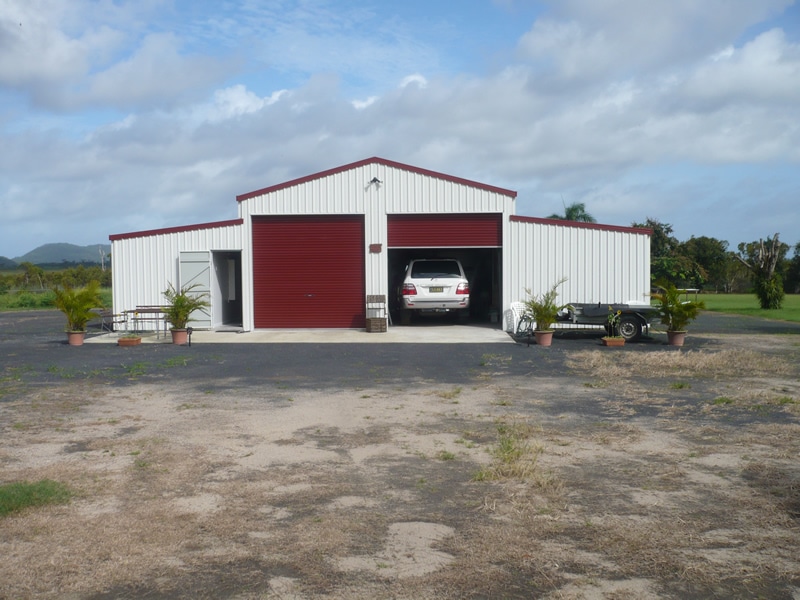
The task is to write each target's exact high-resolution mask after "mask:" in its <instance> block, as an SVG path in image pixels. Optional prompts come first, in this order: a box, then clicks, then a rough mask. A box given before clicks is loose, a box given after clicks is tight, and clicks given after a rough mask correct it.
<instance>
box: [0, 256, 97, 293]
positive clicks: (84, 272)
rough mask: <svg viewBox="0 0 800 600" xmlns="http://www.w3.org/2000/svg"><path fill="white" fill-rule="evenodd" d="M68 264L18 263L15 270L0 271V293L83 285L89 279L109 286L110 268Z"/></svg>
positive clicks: (40, 290) (41, 290)
mask: <svg viewBox="0 0 800 600" xmlns="http://www.w3.org/2000/svg"><path fill="white" fill-rule="evenodd" d="M68 264H70V263H64V264H61V265H59V266H58V268H57V269H50V268H44V267H43V266H42V265H35V264H33V263H30V262H23V263H20V264H19V265H18V266H17V269H16V271H14V272H5V273H0V294H5V293H8V292H11V291H26V292H43V291H47V290H51V289H53V288H55V287H61V286H63V285H64V284H67V285H69V286H70V287H83V286H85V285H87V284H88V283H89V282H90V281H97V282H99V283H100V285H101V286H102V287H111V269H108V268H106V269H103V268H102V267H101V266H100V265H96V264H82V263H79V264H77V265H75V266H67V267H66V268H65V265H68Z"/></svg>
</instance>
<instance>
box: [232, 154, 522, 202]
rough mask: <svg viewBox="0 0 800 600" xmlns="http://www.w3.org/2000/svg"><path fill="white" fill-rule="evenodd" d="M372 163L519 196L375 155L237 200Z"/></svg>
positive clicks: (510, 191)
mask: <svg viewBox="0 0 800 600" xmlns="http://www.w3.org/2000/svg"><path fill="white" fill-rule="evenodd" d="M371 164H377V165H384V166H386V167H394V168H396V169H403V170H404V171H411V172H412V173H419V174H420V175H427V176H428V177H434V178H436V179H443V180H445V181H450V182H452V183H459V184H462V185H466V186H469V187H475V188H479V189H482V190H486V191H488V192H495V193H497V194H501V195H503V196H510V197H511V198H516V197H517V192H515V191H513V190H507V189H504V188H499V187H495V186H493V185H486V184H485V183H479V182H477V181H471V180H469V179H462V178H461V177H453V176H452V175H445V174H444V173H437V172H436V171H429V170H428V169H420V168H419V167H412V166H411V165H404V164H403V163H399V162H394V161H392V160H386V159H385V158H378V157H377V156H373V157H372V158H367V159H364V160H360V161H358V162H354V163H350V164H349V165H343V166H341V167H336V168H334V169H328V170H327V171H321V172H319V173H314V174H313V175H306V176H305V177H300V178H299V179H292V180H291V181H287V182H285V183H279V184H277V185H273V186H270V187H266V188H263V189H260V190H256V191H254V192H248V193H246V194H241V195H239V196H236V200H237V201H238V202H242V201H244V200H249V199H250V198H255V197H256V196H263V195H264V194H269V193H270V192H277V191H278V190H284V189H286V188H289V187H293V186H295V185H300V184H301V183H308V182H309V181H314V180H315V179H322V178H323V177H328V176H330V175H336V174H337V173H342V172H344V171H349V170H351V169H356V168H358V167H363V166H366V165H371ZM365 183H366V182H365Z"/></svg>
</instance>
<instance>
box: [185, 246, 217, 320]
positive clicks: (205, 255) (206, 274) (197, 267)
mask: <svg viewBox="0 0 800 600" xmlns="http://www.w3.org/2000/svg"><path fill="white" fill-rule="evenodd" d="M210 258H211V257H210V253H209V252H208V251H201V252H181V257H180V286H181V288H188V287H192V286H195V287H194V289H193V290H192V292H191V293H192V294H193V295H202V294H205V297H206V300H207V301H208V302H209V304H210V303H211V302H212V300H211V260H210ZM189 326H190V327H196V328H198V329H210V328H211V307H209V308H207V309H205V310H196V311H194V312H193V313H192V316H191V319H190V320H189Z"/></svg>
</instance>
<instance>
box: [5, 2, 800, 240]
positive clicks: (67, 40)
mask: <svg viewBox="0 0 800 600" xmlns="http://www.w3.org/2000/svg"><path fill="white" fill-rule="evenodd" d="M37 1H38V4H35V5H33V4H32V5H31V6H34V7H35V8H37V9H42V10H37V11H34V10H33V9H31V10H32V12H34V13H35V15H34V16H35V17H36V18H39V19H40V20H41V27H40V28H39V29H38V30H37V34H36V35H37V36H39V37H38V38H37V39H38V40H39V42H42V41H49V42H50V43H51V44H53V46H54V47H56V48H59V49H61V50H63V52H64V54H63V55H58V56H57V55H56V54H53V53H49V52H48V51H46V50H43V49H37V48H38V47H37V44H38V43H39V42H37V43H34V42H33V40H32V39H31V40H28V41H25V42H24V43H22V42H20V40H19V39H18V37H17V33H18V32H16V30H14V29H13V28H12V30H11V31H10V32H9V31H8V28H9V26H8V25H7V22H8V19H6V20H5V21H3V23H4V25H3V30H2V31H3V32H4V33H3V34H2V36H3V37H1V38H0V45H3V44H6V45H7V47H9V48H12V49H13V53H14V55H15V60H17V61H18V62H19V63H20V64H19V65H17V64H11V62H10V61H8V60H6V58H4V57H3V54H2V53H0V94H3V95H6V96H8V95H9V94H28V95H29V96H33V95H37V96H36V97H37V98H40V99H41V102H40V104H41V103H44V102H45V101H46V103H48V104H47V105H48V106H57V107H59V110H64V109H65V107H71V108H72V109H73V112H72V113H70V114H69V116H68V118H64V117H63V116H62V115H60V114H56V113H54V112H48V111H38V112H36V111H34V112H29V113H23V114H24V119H22V120H14V121H11V117H10V116H8V115H9V114H10V113H4V114H2V115H0V119H6V121H5V122H0V135H2V138H1V139H0V142H2V144H3V147H4V148H13V152H3V153H0V214H3V216H4V219H3V221H4V222H3V223H2V225H1V226H0V239H3V240H4V243H5V244H10V242H9V240H11V239H12V238H13V239H14V243H15V244H19V243H28V242H26V241H24V239H23V238H22V237H19V235H18V233H17V232H26V233H27V232H30V231H34V230H35V231H38V232H40V233H41V235H47V236H48V239H45V240H44V241H56V240H58V241H61V239H59V238H60V234H59V232H60V229H59V228H60V226H61V225H62V224H63V222H64V221H66V220H68V219H73V220H77V221H79V222H80V223H81V225H82V227H83V228H85V229H83V230H85V231H87V232H88V231H94V232H95V233H94V236H93V237H91V238H90V239H88V240H87V241H86V243H90V242H97V241H102V238H104V237H105V236H106V235H108V234H109V233H118V232H123V231H130V230H137V229H149V228H154V227H163V226H169V225H181V224H186V223H191V222H203V221H212V220H219V219H226V218H231V217H232V216H233V215H235V210H236V205H235V202H234V197H235V195H236V194H240V193H244V192H247V191H250V190H253V189H257V188H260V187H263V186H265V185H270V184H274V183H279V182H281V181H285V180H287V179H291V178H293V177H298V176H302V175H305V174H309V173H313V172H316V171H318V170H322V169H326V168H330V167H333V166H337V165H340V164H345V163H347V162H350V161H354V160H358V159H362V158H365V157H368V156H374V155H379V156H385V157H386V158H390V159H395V160H399V161H401V162H407V163H410V164H415V165H418V166H422V167H426V168H430V169H434V170H439V171H443V172H447V173H452V174H453V175H458V176H463V177H467V178H471V179H477V180H480V181H485V182H487V183H491V184H495V185H500V186H504V187H509V188H511V189H517V190H519V192H520V195H519V197H518V200H517V210H518V212H519V213H522V214H533V215H546V214H550V213H552V212H560V210H561V197H562V195H563V196H564V198H565V200H566V202H568V203H569V202H576V201H578V202H580V201H583V202H585V203H586V204H587V208H588V209H589V211H590V212H592V213H594V214H595V216H596V217H597V218H598V219H600V220H601V221H603V220H605V221H608V222H612V223H617V224H629V223H630V222H631V221H633V220H644V219H645V218H646V217H648V216H653V217H657V218H660V219H661V220H662V221H665V222H669V223H673V224H675V225H676V231H678V232H680V234H681V235H686V236H687V237H688V235H690V234H692V233H699V234H707V235H718V236H721V237H724V238H725V237H727V238H730V241H731V242H738V241H741V239H742V238H747V237H751V238H756V237H758V235H750V234H749V233H748V231H749V229H748V228H752V227H754V226H755V225H754V224H753V223H754V221H753V219H752V218H751V217H750V216H749V214H748V213H749V212H751V211H752V210H753V209H752V205H751V204H748V201H749V200H744V199H742V198H741V197H740V196H741V195H742V194H745V193H746V194H747V195H748V196H750V197H753V196H755V195H757V193H758V192H757V190H758V188H759V186H760V185H763V186H764V188H765V191H764V194H763V196H765V197H770V198H772V199H773V200H774V202H773V204H772V205H771V206H773V207H774V210H775V211H776V214H775V215H774V218H775V219H776V220H777V221H778V222H783V223H786V224H787V226H788V224H790V223H794V227H795V230H800V223H798V221H797V218H798V216H797V211H796V208H794V205H793V204H791V203H790V202H789V201H788V200H787V198H790V197H794V198H795V200H796V197H797V194H798V193H800V184H798V178H797V177H798V176H797V175H796V172H797V168H796V167H797V165H798V163H800V95H799V94H800V87H799V86H797V82H798V81H800V50H799V49H798V41H797V40H796V39H793V38H792V37H791V35H789V34H788V33H787V31H784V30H782V29H780V28H772V29H769V30H766V31H763V32H761V33H759V34H757V35H756V34H750V35H748V34H747V33H746V32H747V31H749V29H748V28H749V27H752V26H754V25H757V24H759V23H761V21H762V20H763V19H764V18H766V17H768V16H770V15H773V14H775V11H779V10H780V9H781V7H783V6H784V5H785V4H786V3H785V2H784V1H783V0H780V1H779V0H774V1H773V0H765V1H764V2H741V3H740V4H737V10H730V9H729V10H723V8H722V6H723V4H721V2H722V0H709V3H708V4H706V3H697V2H689V0H678V1H676V2H647V3H640V2H622V1H609V2H603V3H596V2H588V3H579V2H575V1H571V0H567V1H565V2H560V3H557V4H556V3H553V4H552V5H551V8H550V11H549V12H547V13H546V14H545V15H543V16H541V17H540V18H539V19H538V20H537V21H536V22H535V23H533V24H532V25H531V26H530V27H526V28H520V30H519V34H518V39H517V40H516V41H517V42H518V44H516V48H517V51H518V54H517V57H518V60H516V62H514V61H505V62H501V63H498V64H497V68H494V69H492V70H491V71H489V72H483V71H481V70H479V69H475V70H474V71H472V72H458V73H450V74H448V73H444V72H442V71H440V70H438V69H437V65H438V64H439V59H438V57H437V52H438V51H439V50H438V49H437V48H436V47H435V40H433V39H417V38H415V37H414V36H413V35H411V34H410V30H411V29H412V28H411V27H408V26H407V25H406V26H404V27H399V28H398V29H396V30H394V31H392V32H391V33H390V34H389V35H388V37H387V40H386V43H382V41H381V35H383V31H382V30H381V29H380V28H381V27H382V26H381V25H379V24H378V22H379V19H378V18H377V17H376V15H374V14H369V13H366V14H364V15H359V14H357V13H354V12H352V11H351V9H343V10H342V12H338V13H336V14H335V15H328V14H327V12H330V11H331V10H333V8H334V6H333V5H331V4H330V3H328V4H326V3H325V2H312V3H295V2H289V1H288V0H287V2H285V3H284V4H283V5H281V6H278V5H275V4H272V3H257V4H252V5H250V6H251V7H255V8H252V9H251V8H246V7H243V8H242V11H244V12H246V13H247V15H246V16H247V17H248V18H247V19H244V20H242V19H240V18H239V16H240V15H238V14H235V13H234V12H230V13H226V15H223V16H224V17H225V18H224V19H221V18H218V19H214V20H194V21H192V20H188V21H186V22H185V23H183V24H181V27H175V28H173V30H172V32H171V33H154V31H153V30H151V29H152V28H151V29H148V28H146V27H144V26H141V25H139V24H138V21H137V19H136V18H135V17H131V19H130V20H131V22H133V23H135V24H136V25H135V26H132V27H130V28H127V29H126V28H125V27H124V26H123V25H124V22H126V21H125V20H124V19H122V17H121V16H120V15H119V14H116V13H115V14H114V15H112V17H109V18H108V19H106V21H103V20H100V21H95V22H92V23H90V24H89V26H88V27H86V28H83V29H82V28H81V27H80V26H78V25H76V24H75V23H74V19H75V17H74V16H72V17H69V16H68V14H71V13H69V11H65V10H61V11H59V10H56V9H57V8H58V7H59V6H60V7H62V8H63V7H65V6H66V4H62V3H61V2H57V1H56V0H37ZM75 1H76V2H77V1H79V0H75ZM506 1H507V2H510V3H512V4H513V1H514V0H506ZM3 3H5V4H3ZM600 4H602V9H601V8H600V7H599V5H600ZM13 5H14V6H15V7H16V9H19V8H20V7H22V8H25V9H26V10H27V8H26V6H27V4H26V3H24V2H17V3H13ZM6 6H9V0H0V7H6ZM102 6H103V7H105V10H108V11H111V12H112V13H113V12H114V11H115V10H119V11H123V10H124V11H127V13H126V15H127V16H130V13H131V11H134V13H135V9H136V7H137V6H138V4H137V3H130V4H127V3H108V4H106V3H102ZM169 6H170V5H169V4H165V5H164V6H163V7H162V9H163V11H166V12H168V9H169ZM509 6H511V4H509ZM265 7H266V8H265ZM282 7H283V8H287V10H286V11H284V10H282ZM288 7H293V10H294V13H292V11H289V10H288ZM48 8H52V9H53V12H47V10H44V9H48ZM512 8H513V7H512ZM153 10H154V6H153V5H148V7H147V11H148V12H147V14H148V15H151V14H152V12H151V11H153ZM247 11H250V12H247ZM0 14H3V11H2V10H0ZM9 14H10V13H9ZM26 14H27V13H26ZM32 18H33V17H32ZM95 18H96V17H95ZM0 19H1V18H0ZM231 19H233V21H231ZM326 19H327V20H326ZM146 20H147V19H145V21H146ZM317 20H319V23H317ZM32 22H33V21H32ZM394 24H395V23H394V22H391V23H387V24H386V25H385V27H387V28H390V29H391V26H392V25H394ZM24 26H25V23H23V27H24ZM367 26H369V27H367ZM17 27H19V25H18V24H17ZM164 29H168V28H167V27H164ZM195 30H198V31H199V32H200V33H199V34H197V33H196V32H195ZM356 33H357V34H358V35H357V36H355V37H353V35H352V34H356ZM12 34H13V35H12ZM192 35H195V36H197V35H199V37H192ZM237 37H238V38H240V39H241V40H243V42H242V46H240V47H236V45H235V44H236V40H237ZM694 38H698V39H694ZM498 39H499V38H498ZM208 40H215V41H216V40H222V41H223V42H224V44H226V46H225V48H224V49H223V50H219V48H217V49H216V51H215V53H210V50H209V48H208V47H207V46H206V45H205V44H208V43H209V42H208ZM503 41H505V40H503ZM123 42H124V43H123ZM507 42H508V45H509V47H513V46H514V45H515V40H513V39H510V40H507ZM498 43H499V42H498ZM20 44H22V45H20ZM26 44H27V45H26ZM292 44H294V45H292ZM4 47H5V46H4ZM251 48H252V49H253V56H245V55H246V54H247V52H248V51H249V50H250V49H251ZM431 48H433V50H432V51H431V52H430V53H429V54H430V56H429V55H428V53H426V51H427V50H429V49H431ZM34 49H35V52H38V54H35V56H28V55H26V52H33V51H34ZM231 49H232V50H231ZM365 51H366V52H367V53H368V55H367V56H363V55H358V53H360V52H365ZM369 53H371V54H369ZM212 54H213V55H212ZM220 55H222V56H229V55H230V56H233V55H236V56H239V57H240V60H241V62H237V63H236V64H235V65H233V66H232V65H231V64H230V63H227V62H225V60H224V59H219V58H216V57H218V56H220ZM241 57H245V58H241ZM267 59H269V60H270V61H271V62H270V63H269V65H267V64H266V63H265V62H262V61H266V60H267ZM270 65H271V67H270ZM26 68H28V70H27V71H26ZM245 68H247V69H248V71H247V73H246V75H241V76H240V71H239V69H245ZM226 69H227V70H226ZM422 73H425V74H426V75H425V76H423V75H422ZM86 106H101V107H102V108H103V109H105V110H104V112H100V113H94V112H90V111H88V110H84V109H83V108H80V107H86ZM79 108H80V110H79ZM93 119H96V120H93ZM20 123H22V124H20ZM28 123H30V125H29V124H28ZM42 123H46V126H43V125H42ZM34 124H36V125H34ZM76 132H77V133H76ZM781 165H789V166H790V167H794V168H782V167H781ZM740 166H746V167H747V168H748V169H749V171H748V176H747V178H746V179H745V178H741V179H736V181H737V182H738V185H737V184H735V183H731V181H734V179H735V178H734V176H732V175H731V173H733V172H735V171H736V170H737V169H738V168H739V167H740ZM793 173H794V174H793ZM737 177H738V176H737ZM793 177H794V178H793ZM779 188H780V189H779ZM792 194H794V196H792ZM705 199H709V200H708V204H707V203H706V201H705ZM719 203H721V204H722V205H723V206H726V207H729V210H725V211H719V210H716V211H714V210H713V207H714V206H718V205H719ZM143 207H144V208H145V209H146V210H143ZM109 214H112V215H113V218H109V217H108V216H107V215H109ZM52 215H55V216H56V217H57V218H56V219H54V220H52V221H48V218H49V217H50V216H52ZM692 215H702V216H703V219H704V221H703V222H700V221H698V219H697V218H696V217H694V216H692ZM712 221H713V227H714V228H718V229H715V230H714V232H711V231H710V229H709V232H708V233H706V232H705V231H704V232H702V233H700V232H699V231H695V230H692V229H691V227H692V226H694V227H701V226H708V227H709V228H710V227H711V225H710V223H711V222H712ZM770 224H771V222H770ZM759 225H760V224H759ZM726 231H727V232H730V233H724V232H726ZM759 233H760V234H762V235H763V234H764V233H763V232H759ZM767 233H768V234H771V233H773V232H772V231H769V232H767ZM82 235H87V236H89V235H90V234H89V233H86V234H82ZM98 236H100V238H101V239H98ZM737 236H738V237H737ZM64 241H73V240H64ZM787 241H790V240H787ZM42 243H43V242H42ZM33 245H38V244H33ZM28 249H30V248H20V249H19V250H20V251H19V252H18V254H21V253H22V252H24V251H26V250H28ZM6 252H8V251H7V250H6ZM3 253H4V249H3V247H2V246H0V254H3Z"/></svg>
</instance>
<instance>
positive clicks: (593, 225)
mask: <svg viewBox="0 0 800 600" xmlns="http://www.w3.org/2000/svg"><path fill="white" fill-rule="evenodd" d="M510 219H511V220H512V221H519V222H520V223H540V224H541V225H559V226H561V227H578V228H579V229H599V230H601V231H619V232H622V233H639V234H642V235H653V230H652V229H649V228H647V227H624V226H621V225H603V224H602V223H583V222H582V221H565V220H563V219H545V218H542V217H520V216H518V215H511V217H510Z"/></svg>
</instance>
